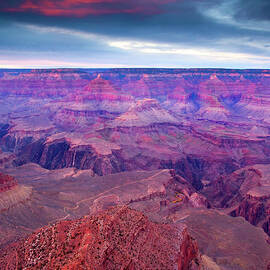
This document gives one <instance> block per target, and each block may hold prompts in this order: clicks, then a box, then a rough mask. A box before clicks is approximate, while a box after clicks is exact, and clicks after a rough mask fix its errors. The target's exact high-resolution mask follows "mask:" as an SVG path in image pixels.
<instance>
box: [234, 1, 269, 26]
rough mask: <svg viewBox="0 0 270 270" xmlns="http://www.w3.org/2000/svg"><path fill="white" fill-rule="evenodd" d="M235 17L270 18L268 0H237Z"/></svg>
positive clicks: (245, 18) (247, 18)
mask: <svg viewBox="0 0 270 270" xmlns="http://www.w3.org/2000/svg"><path fill="white" fill-rule="evenodd" d="M234 17H235V18H236V19H244V20H249V19H252V20H259V21H263V20H268V21H269V20H270V1H269V0H239V1H238V2H237V4H236V12H235V15H234Z"/></svg>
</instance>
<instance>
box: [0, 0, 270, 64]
mask: <svg viewBox="0 0 270 270" xmlns="http://www.w3.org/2000/svg"><path fill="white" fill-rule="evenodd" d="M255 2H256V3H255ZM267 2H268V1H265V0H260V1H251V0H205V1H203V0H182V1H179V0H136V1H135V0H130V1H126V0H125V1H124V0H59V1H52V0H46V1H45V0H40V1H36V0H21V1H19V0H18V1H15V0H14V1H12V2H9V3H8V4H7V3H0V41H1V42H0V50H8V49H9V50H14V51H15V50H17V51H20V50H21V51H23V50H25V51H29V52H30V51H35V52H38V51H40V52H48V51H52V52H55V53H57V52H58V53H59V55H60V54H61V53H62V52H63V51H66V52H70V55H71V56H74V55H76V57H78V58H80V57H82V58H83V56H84V55H89V56H92V55H100V59H101V58H102V57H103V59H102V61H103V62H104V61H106V60H107V59H111V61H115V60H114V59H119V60H117V61H119V62H121V60H123V61H124V62H126V61H127V59H129V61H130V63H131V65H132V63H134V65H135V63H137V61H138V59H140V58H141V59H143V60H145V59H147V60H148V61H149V64H151V57H152V59H154V57H155V56H157V53H158V52H160V51H158V50H152V51H153V52H155V53H156V54H155V55H154V54H153V55H151V54H149V50H148V51H147V53H148V54H147V57H146V56H144V54H143V52H142V51H143V50H140V51H139V50H138V52H137V54H136V53H135V51H134V53H132V52H131V51H130V50H129V49H130V48H128V46H127V47H126V48H124V45H121V44H120V45H119V44H118V45H119V46H118V45H117V46H118V47H112V46H110V44H112V42H111V41H123V40H124V41H125V40H131V41H132V40H136V41H140V42H154V43H157V45H155V46H158V44H159V43H164V44H167V45H169V46H175V48H178V47H177V46H179V47H187V48H191V49H194V50H200V49H205V50H213V51H214V50H215V51H218V52H219V51H220V52H231V53H246V54H253V55H255V56H256V55H258V56H268V54H269V44H270V37H269V29H270V28H269V29H267V28H260V27H256V29H255V27H250V22H252V21H253V20H257V21H258V22H259V21H260V20H266V19H267V18H268V17H267V16H268V15H267V11H266V10H267V9H268V10H269V8H268V6H269V4H268V3H267ZM227 3H228V4H227ZM254 3H255V4H254ZM257 3H258V4H257ZM252 5H253V8H252ZM254 5H255V8H254ZM268 14H269V13H268ZM228 18H229V20H228ZM230 18H231V20H230ZM238 22H241V24H240V23H238ZM29 26H30V27H29ZM35 26H36V27H37V28H35ZM38 27H41V28H38ZM42 28H44V29H45V30H44V31H40V30H42ZM57 29H58V30H57ZM62 29H66V30H68V31H70V32H65V31H62ZM76 33H77V34H76ZM82 33H86V34H87V33H89V34H94V35H97V37H96V39H95V37H94V38H88V37H85V36H84V35H82ZM103 37H105V41H104V40H103ZM114 45H115V44H114ZM132 49H134V50H135V49H136V48H135V47H134V48H132ZM148 49H149V48H148ZM161 49H162V50H165V49H164V48H161ZM150 51H151V50H150ZM160 53H162V54H163V55H161V54H159V55H158V57H159V59H160V61H161V60H162V61H164V63H165V62H166V57H165V56H166V55H165V54H164V52H163V51H162V52H160ZM169 53H170V52H169ZM187 60H188V58H187ZM232 60H233V59H232ZM155 61H156V59H155ZM169 61H170V60H169V59H168V56H167V63H169ZM188 61H189V60H188ZM198 61H199V60H198ZM211 61H212V62H213V63H214V56H213V60H211ZM211 61H210V59H209V63H210V62H211ZM152 62H154V60H152ZM212 62H211V63H212ZM190 63H194V62H193V61H191V60H190ZM203 63H204V62H203Z"/></svg>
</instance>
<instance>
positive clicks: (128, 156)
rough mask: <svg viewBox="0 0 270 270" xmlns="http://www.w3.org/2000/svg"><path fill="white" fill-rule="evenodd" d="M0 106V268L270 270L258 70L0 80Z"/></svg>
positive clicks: (3, 74)
mask: <svg viewBox="0 0 270 270" xmlns="http://www.w3.org/2000/svg"><path fill="white" fill-rule="evenodd" d="M0 97H1V99H0V116H1V118H0V119H1V120H0V173H1V174H0V248H1V254H4V255H1V256H0V268H1V267H2V268H3V269H20V268H25V269H54V268H55V269H58V268H59V267H60V266H61V267H62V268H59V269H80V268H79V267H82V268H81V269H121V267H120V265H121V264H122V265H125V263H127V265H125V267H126V268H125V269H181V270H185V269H187V270H188V269H210V270H215V269H220V270H229V269H236V270H237V269H249V270H252V269H270V244H269V243H270V240H269V236H270V182H269V176H270V155H269V154H270V109H269V108H270V107H269V105H270V71H269V70H226V69H52V70H4V69H2V70H0ZM121 216H123V219H122V218H121ZM138 220H140V221H139V224H137V223H136V222H137V221H138ZM100 222H101V223H104V224H107V225H106V226H107V227H106V233H105V235H101V231H100V229H99V226H97V224H99V223H100ZM109 224H112V225H109ZM130 224H133V225H134V226H135V228H136V229H137V230H138V231H139V232H140V233H139V236H138V238H136V237H135V236H134V234H136V232H135V231H134V232H133V231H132V232H130V231H129V230H128V228H129V227H128V226H133V225H130ZM136 224H137V225H136ZM104 226H105V225H104ZM110 226H112V227H113V228H121V230H122V231H121V234H116V235H115V234H113V233H112V231H111V230H110ZM136 226H138V227H136ZM140 226H141V227H140ZM111 229H112V228H111ZM151 231H154V232H155V233H151ZM176 235H177V236H176ZM71 236H72V237H71ZM131 238H132V239H133V240H132V241H134V245H136V247H137V248H136V250H135V253H132V254H133V255H131V254H130V248H131V246H130V245H129V244H128V241H131V240H130V239H131ZM146 238H149V243H148V244H147V245H145V244H144V243H145V240H144V239H146ZM52 239H54V241H55V248H54V249H53V248H52V247H51V246H50V243H51V241H52ZM82 239H83V242H82ZM91 241H94V242H91ZM151 241H152V242H151ZM163 241H164V242H163ZM98 242H101V244H100V246H99V245H98V244H97V243H98ZM146 242H147V241H146ZM154 242H155V243H156V242H160V243H164V245H160V246H159V247H157V248H151V246H150V243H154ZM93 243H95V245H94V247H93ZM116 243H119V244H118V246H115V245H116ZM135 243H136V244H135ZM32 244H34V246H32ZM91 245H92V246H91ZM108 246H110V248H108ZM33 247H34V248H33ZM56 247H57V248H56ZM98 247H99V249H98ZM113 247H114V248H113ZM232 247H234V248H232ZM35 249H36V250H41V257H40V258H39V259H35V258H38V257H37V256H36V255H35V254H36V252H37V251H35ZM118 249H119V250H118ZM117 250H118V251H117ZM101 251H102V252H103V253H102V256H101V255H100V254H101V253H100V252H101ZM168 251H170V252H171V254H174V255H173V256H172V257H170V256H168ZM115 252H116V253H115ZM117 252H118V253H119V254H118V253H117ZM136 252H139V253H140V254H141V255H140V256H139V255H138V254H137V253H136ZM48 254H51V255H50V256H49V255H48ZM91 254H92V255H91ZM98 254H99V255H98ZM112 254H114V255H112ZM250 254H253V255H252V256H250ZM48 256H49V258H50V259H47V258H48ZM96 256H98V257H96ZM106 256H107V257H106ZM108 257H111V258H113V259H112V260H109V261H108ZM149 258H152V259H153V261H154V262H155V265H152V266H150V265H149V264H150V263H151V262H150V261H149V260H150V259H149ZM162 263H164V265H163V266H162ZM91 264H92V265H93V266H91V267H93V268H91V267H90V266H89V265H91ZM82 265H84V266H82ZM87 265H88V266H87ZM94 266H95V267H94ZM57 267H58V268H57ZM69 267H70V268H69ZM72 267H73V268H72ZM76 267H77V268H76ZM83 267H85V268H83ZM87 267H88V268H87ZM102 267H103V268H102ZM123 267H124V266H123ZM151 267H152V268H151ZM256 267H257V268H256Z"/></svg>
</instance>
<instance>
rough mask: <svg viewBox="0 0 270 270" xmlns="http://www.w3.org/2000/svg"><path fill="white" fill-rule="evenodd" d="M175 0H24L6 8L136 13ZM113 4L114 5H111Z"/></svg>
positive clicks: (66, 12)
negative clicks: (16, 5) (19, 3)
mask: <svg viewBox="0 0 270 270" xmlns="http://www.w3.org/2000/svg"><path fill="white" fill-rule="evenodd" d="M175 1H176V0H147V1H143V0H137V1H136V0H129V1H127V0H60V1H54V0H38V1H37V0H24V2H23V3H22V4H21V5H20V6H18V7H15V8H7V9H5V11H8V12H27V11H32V12H35V13H40V14H43V15H46V16H73V17H84V16H87V15H101V14H116V13H134V14H136V13H138V14H154V13H159V12H161V11H162V5H164V4H167V3H170V2H175ZM113 5H115V7H114V6H113Z"/></svg>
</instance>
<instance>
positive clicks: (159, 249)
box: [0, 207, 201, 270]
mask: <svg viewBox="0 0 270 270" xmlns="http://www.w3.org/2000/svg"><path fill="white" fill-rule="evenodd" d="M0 254H1V255H0V268H1V269H63V270H64V269H74V270H75V269H78V270H79V269H95V270H98V269H100V270H101V269H108V270H109V269H130V270H135V269H138V270H141V269H167V270H170V269H179V270H189V269H201V268H200V266H199V264H200V257H199V254H198V247H197V244H196V242H195V241H194V240H193V239H192V238H191V237H190V236H189V234H188V233H187V230H186V228H185V226H183V225H182V226H181V225H177V226H176V225H169V224H167V225H164V224H156V223H152V222H151V221H149V220H148V219H147V218H146V217H145V216H144V215H142V214H141V213H140V212H137V211H135V210H130V209H129V208H127V207H115V208H111V209H110V210H108V211H105V212H103V213H100V214H99V215H96V216H91V217H84V218H82V219H79V220H74V221H62V222H60V223H57V224H56V225H53V226H49V227H44V228H43V229H41V230H39V231H37V232H36V233H34V234H32V235H31V236H29V237H28V238H27V239H26V240H24V241H21V242H19V243H17V244H15V245H12V246H10V247H9V248H7V249H5V250H4V251H2V252H1V253H0Z"/></svg>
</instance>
